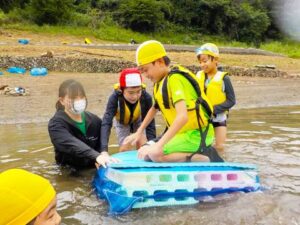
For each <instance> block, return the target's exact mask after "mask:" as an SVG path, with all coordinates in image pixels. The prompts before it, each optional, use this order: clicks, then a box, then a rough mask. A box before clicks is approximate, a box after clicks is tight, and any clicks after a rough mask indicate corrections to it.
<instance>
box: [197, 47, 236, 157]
mask: <svg viewBox="0 0 300 225" xmlns="http://www.w3.org/2000/svg"><path fill="white" fill-rule="evenodd" d="M196 55H197V59H198V61H199V63H200V67H201V71H198V72H197V74H196V76H197V77H198V78H199V79H200V82H201V88H202V89H203V90H204V92H205V94H206V95H207V97H208V99H209V100H210V102H211V103H212V105H213V107H214V117H213V119H212V124H213V126H214V130H215V135H216V140H215V145H214V147H215V148H216V149H217V150H218V151H219V152H222V151H223V150H224V143H225V140H226V133H227V115H228V112H229V109H230V108H231V107H233V106H234V105H235V94H234V90H233V87H232V84H231V81H230V78H229V75H228V73H227V72H222V71H218V62H219V49H218V47H217V46H216V45H215V44H212V43H206V44H204V45H202V46H201V47H200V48H197V49H196Z"/></svg>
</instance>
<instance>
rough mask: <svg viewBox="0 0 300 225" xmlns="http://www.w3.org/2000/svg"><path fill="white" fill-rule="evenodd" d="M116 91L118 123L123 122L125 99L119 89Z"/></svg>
mask: <svg viewBox="0 0 300 225" xmlns="http://www.w3.org/2000/svg"><path fill="white" fill-rule="evenodd" d="M117 93H118V106H119V110H120V123H121V124H124V117H125V104H126V103H125V99H124V97H123V94H122V92H121V91H117Z"/></svg>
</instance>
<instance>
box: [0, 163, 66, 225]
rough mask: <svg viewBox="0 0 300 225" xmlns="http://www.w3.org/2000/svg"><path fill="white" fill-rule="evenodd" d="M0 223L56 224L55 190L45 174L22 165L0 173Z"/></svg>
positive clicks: (57, 218)
mask: <svg viewBox="0 0 300 225" xmlns="http://www.w3.org/2000/svg"><path fill="white" fill-rule="evenodd" d="M0 212H1V216H0V225H22V224H29V225H58V224H60V221H61V217H60V215H59V214H58V213H57V211H56V192H55V190H54V188H53V186H52V185H51V184H50V182H49V181H48V180H46V179H45V178H43V177H41V176H38V175H36V174H33V173H30V172H28V171H26V170H22V169H10V170H6V171H4V172H2V173H1V174H0Z"/></svg>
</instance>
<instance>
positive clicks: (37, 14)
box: [29, 0, 73, 25]
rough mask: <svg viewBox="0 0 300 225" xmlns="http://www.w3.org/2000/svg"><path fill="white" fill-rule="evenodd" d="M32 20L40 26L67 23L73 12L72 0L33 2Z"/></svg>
mask: <svg viewBox="0 0 300 225" xmlns="http://www.w3.org/2000/svg"><path fill="white" fill-rule="evenodd" d="M29 10H30V13H31V17H32V20H33V21H34V22H35V23H36V24H38V25H43V24H60V23H67V22H68V20H69V19H70V17H71V14H72V12H73V5H72V0H31V2H30V5H29Z"/></svg>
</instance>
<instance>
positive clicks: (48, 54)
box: [41, 51, 54, 58]
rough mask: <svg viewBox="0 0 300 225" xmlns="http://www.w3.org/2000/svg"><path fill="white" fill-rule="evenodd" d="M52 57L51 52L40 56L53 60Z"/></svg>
mask: <svg viewBox="0 0 300 225" xmlns="http://www.w3.org/2000/svg"><path fill="white" fill-rule="evenodd" d="M53 56H54V53H53V51H47V52H46V53H43V54H42V55H41V57H47V58H53Z"/></svg>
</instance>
